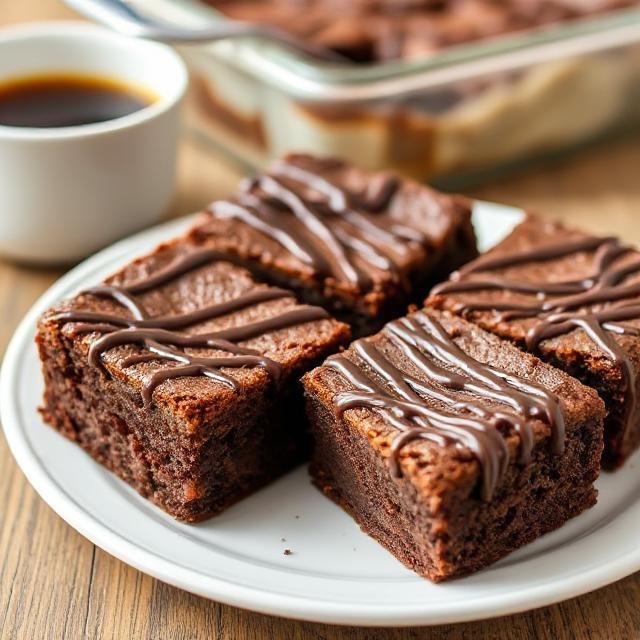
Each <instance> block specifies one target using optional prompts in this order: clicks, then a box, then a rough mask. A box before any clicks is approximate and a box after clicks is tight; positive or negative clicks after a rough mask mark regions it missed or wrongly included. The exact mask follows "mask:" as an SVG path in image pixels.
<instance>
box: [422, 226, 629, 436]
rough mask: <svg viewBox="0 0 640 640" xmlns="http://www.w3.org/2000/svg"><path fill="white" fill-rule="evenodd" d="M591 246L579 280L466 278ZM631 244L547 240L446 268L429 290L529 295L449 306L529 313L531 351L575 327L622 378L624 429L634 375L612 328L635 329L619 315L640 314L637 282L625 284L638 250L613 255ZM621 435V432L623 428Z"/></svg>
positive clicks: (505, 317)
mask: <svg viewBox="0 0 640 640" xmlns="http://www.w3.org/2000/svg"><path fill="white" fill-rule="evenodd" d="M584 251H593V252H594V255H593V272H592V273H591V275H590V276H588V277H586V278H583V279H581V280H567V281H564V282H554V283H545V282H539V283H538V282H535V283H532V282H524V281H517V280H509V279H507V278H506V277H502V276H493V277H492V276H489V275H488V276H486V277H485V276H484V275H483V277H482V278H481V279H473V280H471V279H468V278H469V276H471V275H474V274H485V273H486V272H490V271H493V270H497V269H506V268H509V267H513V266H517V265H524V264H529V263H532V262H543V261H547V260H553V259H558V258H566V257H568V256H572V255H574V254H577V253H579V252H584ZM631 251H632V249H631V248H630V247H626V246H624V245H622V244H621V243H620V242H619V241H618V240H617V239H615V238H586V239H583V240H576V241H574V242H565V243H562V244H553V243H549V244H547V245H542V246H540V247H536V248H535V249H532V250H530V251H523V252H520V253H518V254H516V255H506V256H498V257H496V258H492V257H488V258H485V259H483V258H480V259H478V260H476V261H474V262H472V263H470V264H468V265H467V266H466V267H465V268H463V269H461V270H460V271H458V272H457V273H456V274H452V279H451V281H449V282H444V283H442V284H440V285H438V286H436V287H434V289H433V290H432V294H433V295H443V296H446V295H447V294H450V293H468V292H472V291H482V290H485V291H486V290H489V289H500V290H506V291H512V292H514V293H529V294H532V295H533V296H535V300H534V301H532V302H531V304H515V303H508V302H507V303H495V304H494V303H487V302H483V301H480V300H478V301H474V300H466V301H465V302H464V303H460V304H459V305H456V307H455V311H456V312H458V313H461V314H462V315H468V314H470V313H472V312H474V311H492V310H493V311H498V312H500V313H499V316H498V317H499V320H500V321H509V320H512V319H516V318H533V317H535V318H536V319H537V323H536V324H535V325H534V326H533V327H531V328H530V329H529V331H528V332H527V335H526V344H527V347H528V348H529V349H530V350H532V351H534V350H536V349H538V348H539V345H540V343H541V342H542V341H543V340H547V339H549V338H554V337H557V336H560V335H563V334H566V333H569V332H571V331H573V330H575V329H582V330H583V331H584V333H585V334H586V335H587V336H589V338H591V340H593V342H594V343H595V344H596V345H597V346H598V347H599V348H600V349H601V350H602V351H603V352H604V353H605V354H606V355H607V356H608V357H609V358H610V359H611V360H612V361H613V362H615V363H616V364H618V365H619V366H620V368H621V370H622V372H623V375H624V379H625V411H624V414H625V418H624V433H626V432H627V431H628V427H629V423H630V420H631V417H632V416H633V413H634V409H635V407H636V404H637V397H636V396H637V393H636V378H635V372H634V368H633V365H632V363H631V361H630V360H629V358H628V356H627V354H626V353H625V351H624V350H623V349H622V348H621V347H620V345H619V344H618V343H617V341H616V340H615V338H614V337H613V335H612V334H614V333H617V334H629V335H639V332H638V329H636V328H635V327H631V326H628V325H624V324H620V322H623V321H624V320H631V319H637V318H640V300H638V296H639V295H640V282H635V283H631V284H625V282H624V280H625V278H626V277H627V276H629V275H632V274H636V273H639V272H640V256H639V257H637V258H633V259H631V260H630V261H628V262H626V263H625V264H623V265H621V266H616V263H617V261H618V259H619V258H620V257H622V256H626V255H628V254H629V253H630V252H631ZM623 435H624V434H623Z"/></svg>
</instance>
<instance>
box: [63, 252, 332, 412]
mask: <svg viewBox="0 0 640 640" xmlns="http://www.w3.org/2000/svg"><path fill="white" fill-rule="evenodd" d="M219 259H221V258H220V255H219V254H218V253H217V252H215V251H210V250H207V249H203V250H200V251H195V252H192V253H189V254H186V255H185V256H181V257H179V258H177V259H176V260H175V261H174V262H172V263H171V264H169V265H168V266H167V267H165V268H164V269H161V270H160V271H158V272H157V273H155V274H151V275H149V276H148V277H146V278H144V279H142V280H140V281H138V282H135V283H133V284H130V285H126V286H117V285H99V286H96V287H91V288H88V289H85V290H83V291H81V292H80V293H81V294H82V295H91V296H97V297H102V298H110V299H112V300H114V301H115V302H117V303H119V304H120V305H121V306H122V307H123V308H125V309H126V310H128V311H129V313H130V317H129V316H126V315H119V314H113V313H107V312H101V311H100V312H95V311H82V310H74V311H64V312H61V313H58V314H56V315H54V316H53V319H54V320H61V321H65V322H73V323H76V324H75V326H74V327H73V332H74V334H76V335H78V334H86V333H94V332H96V333H101V334H103V335H102V336H101V337H99V338H98V339H97V340H96V341H95V342H93V343H92V344H91V347H90V348H89V356H88V358H89V363H90V364H92V365H94V366H96V367H99V368H102V369H103V370H105V368H104V365H103V363H102V356H103V354H104V353H105V352H106V351H108V350H109V349H112V348H114V347H117V346H122V345H126V344H136V345H139V346H141V347H143V348H144V349H145V350H146V353H141V354H138V355H132V356H129V357H127V358H125V359H124V360H123V362H122V365H123V366H124V367H131V366H134V365H137V364H140V363H146V362H173V363H176V366H169V367H162V368H160V369H159V370H157V371H155V372H154V373H153V374H152V375H151V377H150V378H149V379H148V380H146V381H145V382H144V384H143V387H142V398H143V400H144V402H145V404H146V405H149V404H150V403H151V401H152V399H153V392H154V391H155V389H156V388H157V387H158V386H159V385H160V384H162V383H163V382H165V381H166V380H170V379H173V378H179V377H185V376H205V377H208V378H211V379H213V380H216V381H217V382H219V383H221V384H223V385H225V386H227V387H229V388H231V389H234V390H236V389H237V388H238V383H237V381H236V380H235V379H234V378H232V377H231V376H228V375H225V374H224V373H222V372H221V371H220V368H222V367H228V368H239V367H261V368H263V369H265V370H266V371H267V372H268V374H269V375H270V376H271V378H272V379H273V380H275V381H277V380H278V379H279V377H280V375H281V372H282V367H281V365H280V364H279V363H278V362H276V361H275V360H272V359H270V358H267V357H266V356H264V355H261V354H260V353H258V352H257V351H255V350H253V349H249V348H246V347H241V346H239V345H238V344H236V343H237V342H241V341H243V340H250V339H252V338H256V337H258V336H261V335H264V334H266V333H269V332H271V331H276V330H278V329H285V328H287V327H292V326H294V325H299V324H303V323H305V322H312V321H315V320H322V319H325V318H329V314H328V313H327V312H326V311H325V310H324V309H321V308H320V307H301V308H297V309H291V310H289V311H285V312H282V313H280V314H278V315H276V316H273V317H271V318H267V319H265V320H259V321H256V322H250V323H248V324H244V325H239V326H235V327H229V328H227V329H221V330H219V331H212V332H209V333H203V334H195V335H185V334H183V333H178V330H180V329H185V328H186V327H189V326H191V325H194V324H197V323H199V322H205V321H208V320H213V319H215V318H218V317H221V316H223V315H226V314H229V313H233V312H235V311H240V310H241V309H246V308H249V307H252V306H254V305H256V304H260V303H262V302H268V301H271V300H277V299H280V298H290V297H291V292H290V291H287V290H285V289H277V288H273V287H272V288H269V289H258V290H254V291H249V292H247V293H244V294H242V295H240V296H237V297H236V298H233V299H231V300H227V301H225V302H219V303H215V304H211V305H208V306H206V307H203V308H202V309H196V310H194V311H190V312H187V313H183V314H179V315H174V316H158V317H149V316H148V314H147V312H146V310H145V308H144V306H143V304H142V302H141V301H140V300H139V299H138V298H137V297H136V295H137V294H140V293H143V292H146V291H150V290H152V289H155V288H157V287H160V286H162V285H164V284H166V283H168V282H171V281H172V280H175V279H177V278H180V277H181V276H183V275H185V274H186V273H188V272H189V271H192V270H193V269H195V268H198V267H200V266H203V265H205V264H208V263H210V262H213V261H217V260H219ZM185 349H215V350H218V351H221V352H224V353H227V354H230V355H224V356H222V355H221V356H216V357H211V356H207V357H204V356H197V355H194V354H192V353H187V352H186V351H185ZM105 372H106V370H105Z"/></svg>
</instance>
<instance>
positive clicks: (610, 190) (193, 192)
mask: <svg viewBox="0 0 640 640" xmlns="http://www.w3.org/2000/svg"><path fill="white" fill-rule="evenodd" d="M68 16H71V14H70V13H69V12H67V11H66V10H65V9H64V8H63V7H62V6H61V5H59V4H58V3H57V2H56V1H55V0H30V1H29V2H8V1H6V2H3V3H2V5H0V24H2V23H4V24H7V23H11V22H18V21H21V20H27V19H44V18H52V17H68ZM179 167H180V170H179V173H180V178H179V192H178V194H177V197H176V201H175V205H174V207H173V210H172V212H171V214H172V215H180V214H185V213H188V212H191V211H194V210H196V209H197V208H198V207H200V206H201V205H204V204H205V203H206V202H208V201H210V200H211V199H213V198H214V197H216V196H219V195H223V194H227V193H228V192H229V191H230V190H231V188H232V187H233V186H234V185H235V183H236V182H237V181H238V179H239V177H240V174H239V172H238V170H237V169H236V168H234V167H233V166H229V165H228V164H225V162H224V161H223V160H222V159H220V158H216V157H213V156H211V155H209V154H208V153H206V152H205V151H204V150H203V149H200V148H198V147H197V146H195V145H194V144H193V143H191V142H190V141H187V140H185V142H184V144H183V148H182V152H181V157H180V164H179ZM639 168H640V140H638V139H632V140H626V141H618V142H615V143H610V144H608V145H606V146H601V147H599V148H597V149H592V150H590V151H588V152H585V153H583V154H581V155H580V156H578V157H573V158H571V159H570V160H565V161H562V162H557V163H554V164H553V166H549V167H545V168H538V169H536V170H532V171H529V172H527V173H523V174H520V175H517V176H512V177H510V178H509V179H503V180H501V181H500V182H499V183H495V184H492V185H487V186H484V187H483V188H481V189H476V190H475V191H474V193H473V195H477V196H478V197H482V198H486V199H491V200H496V201H500V202H507V203H511V204H516V205H520V206H525V207H530V208H532V209H535V210H538V211H542V212H546V213H548V214H551V215H553V216H555V217H556V218H559V219H562V220H567V221H569V222H571V223H576V224H579V225H580V226H582V227H584V228H586V229H590V230H593V231H597V232H607V233H611V232H613V233H616V234H618V235H620V236H622V237H623V238H624V239H625V240H627V241H633V242H636V243H639V244H640V221H639V219H638V216H639V215H640V175H639ZM0 182H1V177H0ZM60 274H61V271H57V270H49V269H29V268H26V267H21V266H16V265H12V264H9V263H6V262H2V261H0V354H2V353H3V352H4V349H5V347H6V345H7V342H8V340H9V338H10V335H11V333H12V331H13V329H14V327H15V326H16V324H17V323H18V321H19V320H20V318H21V317H22V315H23V314H24V313H25V312H26V310H27V309H28V307H29V306H30V305H31V304H32V302H33V301H34V300H35V299H36V298H37V297H38V296H39V295H40V293H42V291H44V289H45V288H46V287H47V286H49V285H50V284H51V283H52V282H53V281H54V280H55V279H56V278H57V277H59V276H60ZM0 470H1V473H0V638H2V639H20V640H27V639H28V640H36V639H40V638H55V639H62V638H64V639H65V640H66V639H71V640H75V639H77V638H78V639H79V638H84V637H86V638H123V639H127V640H129V639H134V638H135V639H138V638H149V639H153V640H157V639H160V638H162V639H167V640H173V639H178V638H180V639H189V640H191V639H199V638H207V639H216V640H220V639H223V638H224V639H225V640H249V639H252V640H253V639H262V638H265V639H266V638H277V639H282V640H285V639H286V640H293V639H302V638H314V639H321V638H322V639H326V640H334V639H343V640H361V639H365V638H366V639H367V640H376V639H380V640H381V639H392V638H393V639H401V638H402V639H404V638H433V639H444V638H447V639H451V640H453V639H458V638H460V639H462V638H465V639H470V638H485V637H488V638H509V639H510V640H511V639H513V640H519V639H525V638H526V639H533V638H549V639H553V640H555V639H564V638H567V639H574V638H603V639H604V638H607V639H609V638H611V639H617V638H625V639H626V638H640V574H635V575H634V576H631V577H629V578H627V579H625V580H622V581H620V582H618V583H616V584H614V585H611V586H609V587H606V588H604V589H600V590H599V591H596V592H594V593H592V594H589V595H586V596H583V597H581V598H576V599H574V600H570V601H568V602H565V603H562V604H559V605H555V606H551V607H546V608H544V609H539V610H537V611H533V612H529V613H524V614H521V615H515V616H510V617H506V618H500V619H496V620H489V621H485V622H477V623H470V624H463V625H447V626H440V627H433V628H429V629H426V628H425V629H380V630H373V629H356V628H346V627H331V626H326V625H318V624H311V623H304V622H293V621H289V620H283V619H278V618H273V617H269V616H264V615H260V614H256V613H251V612H247V611H242V610H239V609H236V608H233V607H229V606H225V605H221V604H217V603H214V602H210V601H208V600H204V599H202V598H199V597H196V596H192V595H190V594H188V593H185V592H184V591H180V590H179V589H175V588H174V587H170V586H168V585H165V584H163V583H161V582H158V581H157V580H154V579H153V578H150V577H148V576H146V575H143V574H142V573H140V572H138V571H136V570H135V569H132V568H130V567H128V566H126V565H125V564H123V563H121V562H119V561H118V560H116V559H114V558H112V557H111V556H109V555H108V554H107V553H105V552H103V551H101V550H100V549H97V548H96V547H95V546H94V545H93V544H91V543H90V542H88V541H87V540H85V539H84V538H83V537H82V536H80V535H79V534H78V533H76V532H75V531H74V530H73V529H71V528H70V527H69V526H67V525H66V524H65V523H64V522H63V521H62V520H61V519H60V518H59V517H58V516H57V515H55V514H54V513H53V511H51V509H50V508H49V507H48V506H47V505H46V504H45V503H44V502H42V500H40V498H39V497H38V496H37V495H36V494H35V492H34V491H33V489H31V487H30V486H29V484H28V483H27V482H26V480H25V478H24V476H23V475H22V473H21V472H20V470H19V469H18V468H17V467H16V465H15V463H14V461H13V458H12V457H11V454H10V453H9V450H8V448H7V446H6V444H5V442H4V439H2V438H1V437H0ZM639 525H640V523H639ZM639 535H640V531H639Z"/></svg>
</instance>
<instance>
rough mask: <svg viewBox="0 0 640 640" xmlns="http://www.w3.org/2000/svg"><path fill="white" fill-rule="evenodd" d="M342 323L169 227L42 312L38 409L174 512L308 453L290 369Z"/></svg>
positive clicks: (336, 336)
mask: <svg viewBox="0 0 640 640" xmlns="http://www.w3.org/2000/svg"><path fill="white" fill-rule="evenodd" d="M348 340H349V329H348V327H347V326H346V325H344V324H341V323H339V322H337V321H335V320H333V319H331V318H329V316H328V313H327V312H326V311H325V310H324V309H321V308H319V307H311V306H306V305H301V304H298V303H297V302H296V300H295V299H294V297H293V295H292V294H291V292H289V291H285V290H282V289H277V288H274V287H269V286H267V285H264V284H258V283H256V281H255V280H254V279H253V278H252V277H251V275H250V274H249V273H248V272H247V271H246V270H245V269H243V268H241V267H239V266H236V265H233V264H231V263H229V262H226V261H222V260H221V259H220V256H219V255H217V254H216V253H215V252H212V251H206V250H203V249H202V248H201V247H196V246H194V245H193V244H192V243H190V242H189V241H188V240H187V239H185V238H181V239H178V240H175V241H172V242H169V243H166V244H164V245H162V246H160V247H159V248H158V249H157V250H155V251H154V252H153V253H151V254H150V255H148V256H146V257H143V258H141V259H138V260H136V261H134V262H132V263H131V264H129V265H128V266H126V267H125V268H124V269H122V270H121V271H120V272H118V273H117V274H115V275H114V276H112V277H111V278H109V279H108V280H107V281H106V283H104V284H103V285H100V286H97V287H92V288H89V289H87V290H85V291H84V292H82V293H80V294H79V295H78V296H76V297H75V298H73V299H72V300H68V301H65V302H62V303H61V304H59V305H58V306H56V307H55V308H53V309H51V310H50V311H48V312H47V313H46V314H45V315H44V316H43V317H42V318H41V320H40V322H39V325H38V332H37V338H36V341H37V344H38V347H39V352H40V357H41V359H42V363H43V371H44V378H45V395H44V407H43V409H42V413H43V415H44V418H45V420H46V421H47V422H48V423H49V424H50V425H51V426H53V427H54V428H55V429H57V430H58V431H60V432H61V433H62V434H63V435H65V436H67V437H68V438H70V439H71V440H73V441H75V442H77V443H78V444H79V445H80V446H81V447H82V448H83V449H85V450H86V451H87V452H88V453H89V454H90V455H91V456H93V457H94V458H95V459H96V460H97V461H98V462H100V463H101V464H103V465H104V466H106V467H107V468H109V469H110V470H111V471H114V472H115V473H117V474H118V475H119V476H120V477H121V478H122V479H123V480H125V481H126V482H127V483H129V484H130V485H131V486H132V487H133V488H134V489H136V490H137V491H138V492H139V493H140V494H141V495H143V496H145V497H146V498H149V499H150V500H152V501H153V502H154V503H155V504H157V505H158V506H160V507H162V508H163V509H164V510H165V511H167V512H168V513H170V514H171V515H173V516H175V517H176V518H178V519H180V520H183V521H187V522H195V521H198V520H202V519H204V518H207V517H209V516H211V515H214V514H217V513H219V512H220V511H222V510H223V509H225V508H226V507H227V506H229V505H230V504H232V503H234V502H236V501H237V500H239V499H240V498H242V497H243V496H245V495H247V494H248V493H250V492H252V491H254V490H255V489H258V488H260V487H261V486H263V485H264V484H266V483H267V482H269V481H270V480H272V479H274V478H275V477H277V476H278V475H280V474H282V473H283V472H285V471H287V470H288V469H290V468H291V467H292V466H294V465H295V464H296V463H298V462H299V461H301V460H302V459H303V458H304V457H305V456H306V455H307V451H306V447H307V445H308V443H307V436H306V435H305V429H304V410H303V402H302V389H301V386H300V382H299V380H300V376H301V375H302V374H303V373H304V372H305V371H307V370H309V369H310V368H311V367H312V366H315V364H317V363H318V362H320V361H322V359H323V358H324V357H326V356H327V355H329V354H331V353H332V352H335V351H337V350H338V349H339V347H340V346H341V345H343V344H344V343H346V342H347V341H348Z"/></svg>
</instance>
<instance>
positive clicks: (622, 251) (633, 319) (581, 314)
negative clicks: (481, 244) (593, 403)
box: [427, 216, 640, 469]
mask: <svg viewBox="0 0 640 640" xmlns="http://www.w3.org/2000/svg"><path fill="white" fill-rule="evenodd" d="M427 304H429V305H431V306H434V307H440V308H446V309H450V310H452V311H454V312H455V313H458V314H461V315H463V316H465V317H467V318H468V319H470V320H472V321H473V322H475V323H477V324H478V325H480V326H481V327H483V328H485V329H488V330H489V331H492V332H493V333H496V334H498V335H500V336H502V337H504V338H509V339H510V340H513V341H514V342H515V343H517V344H518V345H519V346H521V347H522V348H525V349H528V350H529V351H531V352H534V353H536V354H538V355H539V356H540V357H541V358H542V359H543V360H546V361H547V362H550V363H551V364H553V365H555V366H557V367H560V368H561V369H564V370H565V371H567V372H568V373H570V374H571V375H572V376H575V377H576V378H578V379H579V380H581V381H582V382H584V383H585V384H587V385H589V386H591V387H593V388H594V389H596V390H597V391H598V393H599V394H600V397H601V398H602V399H603V400H604V401H605V404H606V407H607V412H608V413H607V418H606V420H605V449H604V454H603V459H602V463H603V465H604V467H605V468H608V469H613V468H616V467H619V466H620V465H622V464H623V463H624V461H625V460H626V458H627V457H628V456H629V455H630V454H631V453H632V452H633V451H634V450H635V449H636V448H637V447H638V445H639V444H640V404H639V403H638V401H637V398H638V393H639V384H640V381H639V380H638V371H640V253H639V252H638V251H636V250H635V249H632V248H631V247H628V246H625V245H623V244H621V243H620V242H619V241H618V240H617V239H615V238H611V237H608V238H598V237H594V236H591V235H588V234H586V233H583V232H582V231H577V230H574V229H567V228H565V227H563V226H562V225H559V224H557V223H553V222H548V221H545V220H542V219H540V218H538V217H535V216H528V217H527V218H526V219H525V220H524V222H522V223H521V224H520V225H519V226H518V227H516V228H515V230H514V231H513V232H512V233H511V235H510V236H508V237H507V238H506V239H505V240H504V241H503V242H501V243H500V244H499V245H498V246H496V247H495V248H493V249H492V250H491V251H489V252H488V253H486V254H484V255H483V256H481V257H480V258H478V259H477V260H475V261H473V262H471V263H470V264H468V265H466V266H465V267H464V268H463V269H461V270H460V271H459V272H458V273H455V274H454V275H452V277H451V281H450V282H446V283H443V284H441V285H439V286H437V287H435V288H434V290H433V292H432V295H431V296H430V297H429V299H428V301H427Z"/></svg>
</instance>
